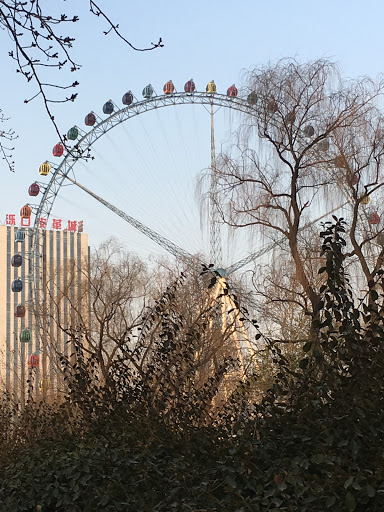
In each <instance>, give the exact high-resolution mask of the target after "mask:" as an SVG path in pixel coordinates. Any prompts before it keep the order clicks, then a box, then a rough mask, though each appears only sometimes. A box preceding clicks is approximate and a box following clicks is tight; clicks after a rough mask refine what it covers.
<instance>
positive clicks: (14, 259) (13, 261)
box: [11, 254, 23, 267]
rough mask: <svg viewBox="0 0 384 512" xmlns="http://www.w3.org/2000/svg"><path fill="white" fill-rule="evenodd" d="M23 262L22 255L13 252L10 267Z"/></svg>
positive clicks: (19, 265) (17, 265)
mask: <svg viewBox="0 0 384 512" xmlns="http://www.w3.org/2000/svg"><path fill="white" fill-rule="evenodd" d="M22 264H23V257H22V255H21V254H15V255H14V256H12V258H11V265H12V267H21V265H22Z"/></svg>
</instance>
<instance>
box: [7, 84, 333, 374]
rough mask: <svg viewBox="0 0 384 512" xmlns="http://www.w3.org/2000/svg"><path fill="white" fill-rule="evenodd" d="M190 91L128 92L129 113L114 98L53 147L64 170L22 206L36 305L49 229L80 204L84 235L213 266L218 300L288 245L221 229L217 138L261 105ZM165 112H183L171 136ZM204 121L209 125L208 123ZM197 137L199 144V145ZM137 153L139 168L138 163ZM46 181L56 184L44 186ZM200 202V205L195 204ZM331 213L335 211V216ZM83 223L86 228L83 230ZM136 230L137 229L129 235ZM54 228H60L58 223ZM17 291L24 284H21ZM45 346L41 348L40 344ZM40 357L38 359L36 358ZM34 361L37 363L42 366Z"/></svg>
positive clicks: (48, 169)
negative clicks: (200, 175) (200, 192)
mask: <svg viewBox="0 0 384 512" xmlns="http://www.w3.org/2000/svg"><path fill="white" fill-rule="evenodd" d="M183 89H184V90H183V91H182V92H178V91H177V90H176V88H175V85H174V84H173V83H172V81H168V82H167V83H166V84H165V85H164V87H163V91H162V92H163V93H162V94H156V92H155V90H154V87H153V86H152V85H151V84H148V85H147V86H145V87H144V89H143V91H142V96H143V99H137V98H135V96H134V94H133V93H132V92H131V91H128V92H126V93H125V94H124V95H123V97H122V103H123V107H122V108H119V107H118V106H117V105H116V103H115V102H113V101H112V100H111V99H110V100H108V101H106V102H105V103H104V105H103V107H102V113H103V114H101V115H104V116H106V117H105V118H104V119H102V118H101V117H100V116H99V115H98V114H97V113H96V112H94V111H91V112H89V113H88V114H87V115H86V116H85V119H84V125H85V129H82V128H81V127H79V126H77V125H74V126H72V127H71V128H70V129H69V130H68V132H67V135H66V142H65V144H63V143H62V142H60V143H58V144H56V145H55V146H54V147H53V150H52V154H53V157H54V160H56V159H57V160H56V161H57V162H58V163H54V162H53V161H52V159H49V160H46V161H45V162H43V163H42V164H41V166H40V168H39V174H40V176H41V179H40V180H39V181H36V182H34V183H32V184H31V186H30V187H29V195H30V196H31V197H34V198H38V199H40V200H39V201H38V202H37V203H36V204H27V205H25V206H24V207H23V209H22V217H25V218H29V219H31V218H32V215H33V214H34V220H33V225H31V227H30V228H27V229H26V230H24V231H23V229H19V230H18V231H17V233H16V237H17V238H18V240H17V241H18V242H23V241H24V239H25V234H26V232H27V234H28V240H26V241H28V248H29V254H28V259H29V277H28V281H29V284H30V286H29V298H30V301H31V303H37V304H38V303H39V301H40V300H41V298H42V297H43V296H44V289H45V287H46V282H44V279H45V278H44V276H43V275H42V273H41V259H42V258H44V257H45V254H46V252H47V248H46V240H45V237H44V233H45V230H46V229H49V219H50V218H52V217H53V218H54V219H53V220H57V221H59V220H60V218H61V213H60V212H61V211H63V210H69V209H70V208H71V207H72V206H76V207H78V211H80V212H81V215H82V217H81V220H78V221H73V220H70V219H67V220H68V230H69V231H74V230H76V229H77V231H78V232H82V231H83V230H84V231H88V229H87V226H88V225H89V224H91V223H92V222H93V221H94V228H95V229H94V230H93V233H95V232H96V231H97V230H98V229H99V228H100V231H102V234H101V235H102V236H104V237H106V236H108V235H111V234H115V235H118V236H119V237H120V238H125V239H127V240H129V244H128V246H129V247H135V244H136V247H139V246H140V245H142V244H144V243H145V241H148V240H149V241H150V243H151V244H152V245H151V250H152V251H153V247H155V246H157V247H159V248H160V249H161V250H162V251H163V252H165V253H168V254H170V255H172V256H174V257H175V258H177V259H179V260H183V261H187V262H192V263H196V262H198V263H205V264H208V263H210V264H212V265H213V269H214V270H215V271H216V273H217V275H218V276H220V277H219V279H218V291H217V294H218V295H220V294H221V290H222V289H223V287H224V288H225V287H226V280H227V279H228V278H229V277H230V276H231V275H232V274H233V273H234V272H236V271H238V270H240V269H242V268H244V267H246V266H247V265H248V264H250V263H252V262H254V261H255V260H257V259H258V258H262V257H263V256H265V255H266V254H268V253H269V252H270V251H271V250H272V249H274V248H275V247H276V246H279V245H280V244H281V243H282V240H275V241H272V242H270V243H263V244H261V245H260V244H259V245H258V244H257V243H256V244H253V248H252V247H251V249H250V250H248V249H249V246H247V245H246V242H245V238H242V239H241V238H240V241H239V240H236V239H235V241H233V239H232V238H231V237H233V233H232V232H230V231H229V232H226V233H224V231H225V229H226V227H225V226H223V225H222V224H221V222H220V217H219V210H218V208H217V197H218V196H217V194H218V190H217V187H218V183H217V169H216V149H217V145H218V140H219V139H218V136H217V135H218V131H219V132H220V128H221V121H222V119H220V120H219V122H217V121H218V116H219V115H221V114H222V113H223V112H227V113H228V117H227V119H226V121H228V118H229V122H228V125H229V126H226V127H225V129H226V130H228V132H230V130H231V123H232V122H233V118H232V116H233V113H236V112H238V113H240V114H247V115H250V116H252V115H254V114H255V108H256V107H255V100H254V98H253V97H252V93H251V94H249V95H248V96H247V97H245V98H241V97H239V96H238V90H237V88H236V87H235V85H231V86H230V87H229V88H228V89H227V91H226V93H225V94H222V93H220V92H218V91H217V86H216V84H215V83H214V81H213V80H212V81H210V82H209V83H208V84H207V85H206V87H205V90H203V91H198V90H197V89H196V87H195V84H194V82H193V80H189V81H187V82H186V84H185V85H184V88H183ZM168 107H174V108H173V109H171V108H168ZM191 108H192V112H191V110H190V109H191ZM188 109H189V110H188ZM196 109H199V112H200V111H202V112H203V115H204V116H205V119H204V125H205V126H204V133H203V137H202V139H203V140H200V141H199V140H198V136H199V134H200V132H199V129H200V128H199V129H196V127H195V128H193V129H192V128H191V127H192V126H193V123H194V121H195V117H194V116H195V111H196ZM181 110H183V115H182V116H180V117H179V114H178V113H179V112H181ZM165 111H167V112H168V111H173V112H174V116H175V117H174V119H173V121H174V124H173V125H172V128H171V129H169V126H167V128H168V131H166V130H164V129H163V126H162V125H161V122H162V119H161V116H160V113H162V112H165ZM142 120H143V121H142ZM147 120H148V121H147ZM185 120H187V121H185ZM127 121H129V122H127ZM198 122H200V123H201V119H200V118H199V120H198ZM140 123H141V124H140ZM165 123H166V124H167V125H168V124H169V117H167V118H166V121H165ZM139 128H140V129H141V132H140V133H141V135H143V137H144V139H145V140H146V141H147V142H146V144H147V146H146V147H144V149H143V148H142V147H139V146H138V143H137V139H135V135H136V132H138V131H139ZM218 128H219V130H218ZM119 130H120V133H122V135H123V139H119V140H124V142H123V144H119V143H116V140H115V138H114V137H111V133H112V132H113V134H114V133H116V132H118V131H119ZM155 133H156V134H157V135H158V136H159V139H161V140H162V141H163V145H162V146H161V147H155V145H154V144H153V137H154V134H155ZM221 137H222V138H224V139H225V134H224V135H223V132H221ZM195 138H196V140H194V139H195ZM192 139H193V140H192ZM103 141H107V144H105V145H103ZM96 143H97V144H96ZM221 143H222V142H221ZM125 145H126V146H127V147H125ZM188 145H190V146H191V153H193V156H195V155H194V153H196V152H197V149H198V148H199V147H200V148H201V146H202V145H203V146H204V148H205V150H206V151H205V157H204V159H205V162H204V163H202V164H200V165H198V168H197V172H201V170H202V169H205V175H206V178H207V179H206V182H207V183H208V185H207V187H206V189H205V198H206V202H205V213H206V218H207V220H208V222H207V224H208V227H205V232H204V233H205V240H204V244H205V245H204V247H202V246H201V245H200V240H199V239H197V241H195V243H194V244H193V243H192V242H193V238H194V235H195V234H196V233H194V232H193V229H192V226H191V224H192V222H193V221H195V222H196V219H198V221H197V224H199V220H200V210H199V208H197V209H194V210H193V207H192V206H191V202H190V199H191V198H188V197H187V195H186V194H185V190H186V189H185V188H182V187H183V185H184V181H185V179H184V178H185V175H186V174H188V168H190V169H192V172H191V173H190V174H192V175H193V177H194V178H195V176H196V169H193V166H194V163H195V161H194V160H193V161H191V159H188V153H187V151H186V146H188ZM175 146H177V148H175ZM176 149H177V151H176ZM134 153H135V155H136V157H137V159H136V160H137V161H136V162H135V163H132V161H133V158H134V156H135V155H134ZM184 153H185V154H186V158H185V159H183V160H182V163H180V162H179V160H178V159H179V158H180V157H181V156H182V155H183V154H184ZM114 156H115V157H116V162H117V163H115V164H112V165H111V164H110V161H111V160H112V159H113V157H114ZM150 156H151V157H154V159H153V160H150V161H149V163H148V162H146V161H145V159H146V158H148V157H150ZM166 157H168V160H167V162H169V163H172V165H173V166H174V167H175V169H176V171H175V172H174V174H166V172H167V171H168V169H166V170H165V171H164V169H163V170H162V171H163V172H164V174H166V176H163V175H162V173H161V172H157V173H156V166H157V165H158V164H159V162H162V161H163V160H164V159H165V158H166ZM97 162H99V174H97V173H96V172H94V168H95V165H96V163H97ZM167 165H168V164H167ZM148 169H149V172H148V173H147V174H148V179H147V181H145V171H146V170H148ZM45 178H46V179H48V181H42V180H44V179H45ZM166 180H168V181H169V182H170V183H171V187H170V190H171V192H172V194H171V193H170V194H169V196H168V195H167V194H168V192H167V193H161V191H162V186H163V184H164V181H166ZM112 184H114V187H112ZM139 185H141V188H140V187H139ZM189 185H190V183H189ZM194 187H195V185H194ZM152 189H155V190H158V191H159V192H160V195H161V196H162V197H161V198H160V199H161V200H164V196H166V197H169V198H170V199H168V203H169V204H168V206H169V208H168V210H169V211H170V215H169V220H168V223H165V222H163V220H162V215H161V213H160V212H162V211H163V210H161V205H162V203H161V200H160V201H159V202H157V201H158V200H157V198H155V197H154V196H152V195H151V190H152ZM188 190H189V193H190V195H192V196H193V190H192V188H191V187H190V188H189V189H188ZM180 191H182V192H180ZM192 202H195V201H193V197H192ZM177 203H178V204H179V205H181V206H182V207H183V206H184V211H183V210H182V209H181V213H180V214H177V213H175V212H174V211H173V207H174V205H175V204H177ZM159 205H160V206H159ZM338 208H339V207H337V208H336V209H338ZM147 210H148V211H147ZM185 210H190V211H185ZM168 213H169V212H168ZM328 214H329V212H327V213H326V214H325V215H328ZM83 215H84V216H83ZM325 215H321V216H318V217H317V218H316V219H315V220H311V221H310V222H309V224H307V225H305V226H303V227H302V228H301V229H306V228H308V226H309V225H312V224H314V223H316V222H318V221H319V220H320V219H322V218H323V217H324V216H325ZM107 216H109V217H108V219H117V220H113V221H110V220H109V221H108V222H109V224H108V226H107V229H106V230H105V229H104V231H103V229H102V222H103V221H104V220H105V218H107ZM183 217H184V219H183V220H184V227H181V225H180V224H179V223H178V221H179V220H180V219H181V218H183ZM192 218H193V219H192ZM191 219H192V220H191ZM70 222H71V223H72V224H70ZM83 222H84V224H85V227H83ZM127 226H128V228H129V230H130V231H125V230H126V229H127ZM52 228H53V229H58V224H57V225H54V226H52ZM88 232H89V231H88ZM133 233H136V234H133ZM197 238H198V237H197ZM228 241H229V242H231V241H232V245H233V246H234V248H235V249H233V247H232V248H230V249H231V250H229V248H228V247H226V245H230V244H228ZM253 241H254V240H253ZM255 245H256V250H255ZM53 250H54V248H53V247H52V248H50V249H49V251H50V252H51V253H52V251H53ZM16 285H17V286H20V284H19V283H16ZM16 285H15V286H16ZM16 291H17V290H16ZM224 302H225V308H224V306H223V308H224V309H225V310H226V311H231V315H232V317H233V318H232V320H233V322H236V321H237V318H238V317H239V315H238V314H237V312H236V311H235V310H234V308H233V303H232V302H230V300H229V298H228V297H226V298H225V300H224ZM224 309H223V324H224V323H225V322H226V321H228V315H227V314H226V313H225V311H224ZM24 327H27V326H24ZM23 332H24V331H23ZM237 332H240V335H239V334H236V336H237V338H238V339H237V341H236V343H237V345H238V347H239V355H240V358H241V357H242V354H243V353H244V347H246V350H247V351H248V353H249V352H252V347H251V345H250V344H249V340H248V339H247V335H246V333H245V332H244V329H243V326H240V329H238V331H237ZM20 339H21V340H22V341H24V342H30V341H31V333H30V332H28V329H25V332H24V334H23V336H22V337H21V338H20ZM35 348H36V349H38V344H36V343H35ZM32 355H35V354H33V353H31V356H32ZM34 361H35V363H34V364H36V360H35V359H34ZM244 365H245V362H244Z"/></svg>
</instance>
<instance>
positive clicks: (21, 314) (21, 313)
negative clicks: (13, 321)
mask: <svg viewBox="0 0 384 512" xmlns="http://www.w3.org/2000/svg"><path fill="white" fill-rule="evenodd" d="M24 316H25V306H22V305H20V304H19V305H18V306H16V311H15V317H16V318H23V317H24Z"/></svg>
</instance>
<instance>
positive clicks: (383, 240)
mask: <svg viewBox="0 0 384 512" xmlns="http://www.w3.org/2000/svg"><path fill="white" fill-rule="evenodd" d="M376 242H377V243H378V244H379V245H381V246H384V233H383V232H381V233H379V234H378V235H377V237H376Z"/></svg>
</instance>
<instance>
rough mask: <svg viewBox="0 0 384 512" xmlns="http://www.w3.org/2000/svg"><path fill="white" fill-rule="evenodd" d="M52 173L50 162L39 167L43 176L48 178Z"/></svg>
mask: <svg viewBox="0 0 384 512" xmlns="http://www.w3.org/2000/svg"><path fill="white" fill-rule="evenodd" d="M50 171H51V165H50V164H49V163H48V162H44V163H43V164H41V165H40V167H39V174H41V175H42V176H48V174H49V173H50Z"/></svg>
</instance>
